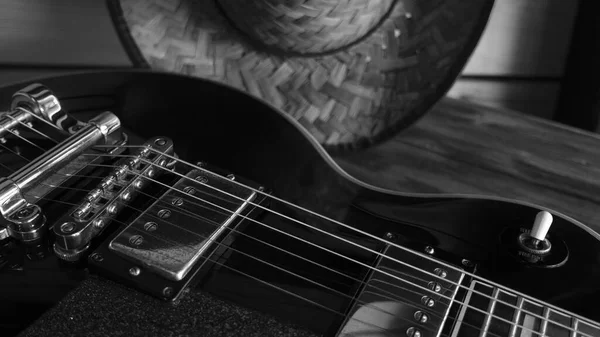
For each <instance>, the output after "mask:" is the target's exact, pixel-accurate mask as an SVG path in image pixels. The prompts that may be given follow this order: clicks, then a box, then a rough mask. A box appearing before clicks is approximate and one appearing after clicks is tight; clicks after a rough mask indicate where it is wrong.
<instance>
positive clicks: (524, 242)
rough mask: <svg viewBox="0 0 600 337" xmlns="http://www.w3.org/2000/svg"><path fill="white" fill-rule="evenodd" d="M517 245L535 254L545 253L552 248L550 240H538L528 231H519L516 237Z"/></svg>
mask: <svg viewBox="0 0 600 337" xmlns="http://www.w3.org/2000/svg"><path fill="white" fill-rule="evenodd" d="M518 242H519V246H521V249H523V250H524V251H526V252H529V253H531V254H536V255H545V254H548V253H549V252H550V250H551V249H552V243H550V240H548V239H544V240H543V241H542V240H538V239H536V238H534V237H532V236H531V235H530V234H529V233H521V235H519V238H518Z"/></svg>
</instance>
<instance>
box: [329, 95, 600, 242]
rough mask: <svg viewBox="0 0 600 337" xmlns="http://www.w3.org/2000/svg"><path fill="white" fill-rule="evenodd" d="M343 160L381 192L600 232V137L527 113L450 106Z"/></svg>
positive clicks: (445, 101) (444, 103)
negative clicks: (488, 200)
mask: <svg viewBox="0 0 600 337" xmlns="http://www.w3.org/2000/svg"><path fill="white" fill-rule="evenodd" d="M336 160H337V161H338V163H340V165H341V166H342V167H343V168H344V169H345V170H346V171H348V172H349V173H350V174H352V175H354V176H355V177H357V178H358V179H361V180H363V181H365V182H368V183H370V184H373V185H376V186H380V187H384V188H388V189H395V190H399V191H404V192H416V193H466V194H478V195H490V196H500V197H505V198H510V199H516V200H521V201H526V202H532V203H535V204H539V205H542V206H545V207H549V208H551V209H554V210H556V211H559V212H561V213H564V214H566V215H569V216H571V217H573V218H574V219H577V220H580V221H582V222H583V223H586V224H588V225H590V226H591V227H592V228H594V229H596V230H598V231H600V213H599V212H598V208H599V206H600V136H598V135H596V134H592V133H588V132H584V131H581V130H579V129H575V128H569V127H567V126H564V125H560V124H556V123H553V122H550V121H547V120H544V119H539V118H536V117H531V116H527V115H525V114H522V113H518V112H513V111H509V110H504V109H495V108H491V107H485V106H481V105H473V104H469V103H466V102H462V101H458V100H454V99H451V98H445V99H443V100H442V101H441V102H440V103H439V104H437V105H436V106H435V107H434V108H433V109H432V111H431V112H430V113H429V114H428V115H426V116H425V117H423V118H422V119H421V120H420V121H419V122H418V123H416V124H415V125H413V126H412V127H410V128H409V129H406V130H405V131H404V132H401V133H400V134H398V135H397V136H396V137H394V138H392V139H391V140H390V141H388V142H385V143H382V144H380V145H377V146H374V147H372V148H369V149H367V150H365V151H361V152H356V153H349V154H346V155H344V156H343V157H341V156H339V157H337V158H336Z"/></svg>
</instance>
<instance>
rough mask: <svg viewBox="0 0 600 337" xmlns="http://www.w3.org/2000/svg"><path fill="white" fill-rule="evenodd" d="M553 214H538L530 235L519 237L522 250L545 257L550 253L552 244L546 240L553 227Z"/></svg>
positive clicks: (523, 234) (542, 212) (545, 212)
mask: <svg viewBox="0 0 600 337" xmlns="http://www.w3.org/2000/svg"><path fill="white" fill-rule="evenodd" d="M552 221H553V218H552V214H550V212H547V211H541V212H538V213H537V215H536V216H535V219H534V221H533V227H532V228H531V230H530V231H529V233H522V234H521V235H519V238H518V241H519V244H520V246H521V248H522V249H523V250H525V251H527V252H529V253H531V254H537V255H544V254H548V253H549V252H550V249H551V248H552V244H551V243H550V241H548V240H547V239H546V236H547V235H548V231H549V230H550V227H551V226H552Z"/></svg>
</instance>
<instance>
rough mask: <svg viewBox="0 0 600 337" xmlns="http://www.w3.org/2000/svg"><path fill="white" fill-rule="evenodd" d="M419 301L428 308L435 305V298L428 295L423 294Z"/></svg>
mask: <svg viewBox="0 0 600 337" xmlns="http://www.w3.org/2000/svg"><path fill="white" fill-rule="evenodd" d="M421 302H423V304H425V305H426V306H428V307H430V308H433V306H434V305H435V300H434V299H433V298H431V297H429V296H423V297H422V298H421Z"/></svg>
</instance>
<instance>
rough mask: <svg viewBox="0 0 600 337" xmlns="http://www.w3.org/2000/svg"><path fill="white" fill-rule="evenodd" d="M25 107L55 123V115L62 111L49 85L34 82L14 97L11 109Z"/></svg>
mask: <svg viewBox="0 0 600 337" xmlns="http://www.w3.org/2000/svg"><path fill="white" fill-rule="evenodd" d="M19 108H23V109H25V110H27V111H30V112H32V113H34V114H36V115H37V116H39V117H42V118H44V119H45V120H46V121H48V122H51V123H53V120H54V116H55V115H56V114H57V113H59V112H60V111H61V107H60V103H59V101H58V99H57V98H56V96H54V93H52V91H51V90H50V89H48V88H47V87H45V86H43V85H41V84H39V83H34V84H31V85H29V86H27V87H25V88H23V89H21V90H19V91H17V92H16V93H15V94H14V95H13V97H12V103H11V110H13V111H16V110H17V109H19Z"/></svg>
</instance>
